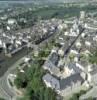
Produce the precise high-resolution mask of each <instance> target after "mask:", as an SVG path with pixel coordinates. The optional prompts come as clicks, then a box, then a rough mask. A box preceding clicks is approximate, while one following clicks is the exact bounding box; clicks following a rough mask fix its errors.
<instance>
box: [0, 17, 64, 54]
mask: <svg viewBox="0 0 97 100" xmlns="http://www.w3.org/2000/svg"><path fill="white" fill-rule="evenodd" d="M13 23H14V22H13V20H10V21H8V24H13ZM60 25H61V26H60ZM64 27H66V25H65V24H64V22H63V21H62V20H59V19H51V20H41V21H39V22H37V23H36V24H35V25H34V26H33V27H31V28H29V29H23V30H19V31H17V32H13V31H8V32H3V31H2V30H1V32H0V48H1V49H2V48H3V49H4V51H5V53H11V54H14V53H15V52H17V51H18V50H20V49H22V48H23V47H25V46H29V47H32V45H33V44H38V43H40V42H41V41H43V40H45V39H47V38H49V36H50V35H52V34H54V33H55V32H56V31H59V30H60V28H64Z"/></svg>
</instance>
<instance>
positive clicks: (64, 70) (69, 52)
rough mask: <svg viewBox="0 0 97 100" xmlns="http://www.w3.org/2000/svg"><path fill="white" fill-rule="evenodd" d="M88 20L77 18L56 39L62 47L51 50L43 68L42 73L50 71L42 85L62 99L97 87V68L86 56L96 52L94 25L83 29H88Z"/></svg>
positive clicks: (83, 16)
mask: <svg viewBox="0 0 97 100" xmlns="http://www.w3.org/2000/svg"><path fill="white" fill-rule="evenodd" d="M89 20H90V19H89V18H86V14H85V12H84V11H82V12H81V15H80V18H79V19H75V20H74V21H72V22H73V23H72V22H71V23H72V26H71V28H68V27H67V29H66V30H64V31H63V34H61V35H60V36H59V37H58V38H57V39H56V42H57V43H59V44H60V45H61V47H57V48H58V49H54V48H53V49H52V51H53V52H51V54H50V55H49V57H48V59H47V60H46V61H45V63H44V65H43V68H44V70H47V71H49V73H47V74H46V75H44V76H43V81H44V83H45V84H46V86H47V87H50V88H52V89H54V90H55V91H56V92H57V93H58V94H60V95H61V96H64V97H65V96H67V95H70V94H72V93H75V92H76V90H77V91H78V90H81V89H82V88H81V87H86V88H89V86H94V85H96V84H97V80H96V77H97V70H96V69H97V65H96V64H91V63H90V62H89V55H90V54H92V53H93V52H94V51H95V50H96V49H97V41H96V35H97V33H96V31H95V30H96V28H94V27H95V26H94V27H93V24H94V22H93V21H92V22H91V26H85V25H86V24H87V25H89ZM68 24H70V23H68ZM68 24H67V26H68ZM81 27H82V28H84V30H83V31H81V30H82V29H81ZM60 30H62V27H61V26H60Z"/></svg>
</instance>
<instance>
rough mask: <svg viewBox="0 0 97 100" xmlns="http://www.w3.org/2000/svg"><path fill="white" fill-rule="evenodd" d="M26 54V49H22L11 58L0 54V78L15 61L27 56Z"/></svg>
mask: <svg viewBox="0 0 97 100" xmlns="http://www.w3.org/2000/svg"><path fill="white" fill-rule="evenodd" d="M30 51H31V50H30ZM27 52H28V50H27V48H24V49H22V50H20V51H19V52H17V53H16V54H14V55H13V57H12V58H9V57H6V56H4V54H0V77H2V76H3V75H4V73H5V72H6V71H7V70H8V69H9V67H11V66H12V65H13V64H14V63H15V62H16V61H17V60H19V59H20V58H22V57H23V56H25V55H27Z"/></svg>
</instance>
